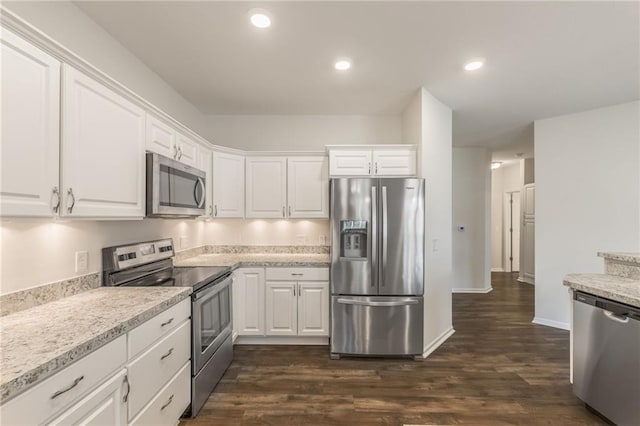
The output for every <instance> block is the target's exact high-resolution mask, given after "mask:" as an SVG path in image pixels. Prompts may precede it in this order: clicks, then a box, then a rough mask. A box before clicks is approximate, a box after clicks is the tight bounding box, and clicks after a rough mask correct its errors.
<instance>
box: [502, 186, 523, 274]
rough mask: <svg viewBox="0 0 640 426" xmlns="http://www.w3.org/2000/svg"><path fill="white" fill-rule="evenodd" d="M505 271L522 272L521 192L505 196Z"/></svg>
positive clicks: (508, 193) (507, 193)
mask: <svg viewBox="0 0 640 426" xmlns="http://www.w3.org/2000/svg"><path fill="white" fill-rule="evenodd" d="M504 197H505V198H504V204H503V205H504V216H503V217H504V221H503V224H504V230H503V233H502V235H504V245H503V247H504V271H505V272H518V271H520V191H512V192H506V193H505V194H504Z"/></svg>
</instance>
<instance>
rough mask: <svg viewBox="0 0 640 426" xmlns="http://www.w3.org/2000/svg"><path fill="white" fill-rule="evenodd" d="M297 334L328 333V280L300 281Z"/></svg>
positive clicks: (320, 334) (322, 334)
mask: <svg viewBox="0 0 640 426" xmlns="http://www.w3.org/2000/svg"><path fill="white" fill-rule="evenodd" d="M298 335H299V336H328V335H329V282H328V281H306V282H300V284H299V291H298Z"/></svg>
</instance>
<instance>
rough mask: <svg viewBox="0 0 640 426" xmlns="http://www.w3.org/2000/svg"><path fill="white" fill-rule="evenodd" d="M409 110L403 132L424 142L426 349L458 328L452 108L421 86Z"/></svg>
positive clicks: (421, 162)
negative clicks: (454, 323) (454, 288)
mask: <svg viewBox="0 0 640 426" xmlns="http://www.w3.org/2000/svg"><path fill="white" fill-rule="evenodd" d="M415 96H416V97H415V98H414V99H413V100H412V101H411V103H410V104H409V106H408V107H407V109H406V110H405V111H404V113H403V117H402V123H403V137H404V140H405V142H406V143H410V144H416V145H418V146H419V156H418V166H419V167H418V169H419V170H420V176H421V177H423V178H424V179H425V188H426V209H425V210H426V214H425V216H426V217H425V233H426V235H425V240H426V241H425V289H424V346H425V348H424V354H425V355H429V354H430V353H431V352H433V351H434V350H435V349H437V348H438V346H440V344H442V342H444V341H445V340H446V339H447V338H448V337H449V336H450V335H451V334H452V333H453V326H452V310H451V280H452V260H451V256H452V243H451V239H452V235H451V234H452V232H451V215H452V196H451V191H452V182H451V174H452V158H451V157H452V111H451V108H449V107H447V106H446V105H444V104H443V103H441V102H440V101H438V100H437V99H436V98H434V97H433V96H432V95H431V94H430V93H429V92H427V91H426V90H425V89H424V88H421V89H420V90H419V91H418V93H417V94H416V95H415Z"/></svg>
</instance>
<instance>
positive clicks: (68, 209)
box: [67, 188, 76, 214]
mask: <svg viewBox="0 0 640 426" xmlns="http://www.w3.org/2000/svg"><path fill="white" fill-rule="evenodd" d="M69 196H71V205H70V206H69V207H68V208H67V213H69V214H71V213H72V212H73V207H74V206H75V205H76V196H75V195H73V188H69V190H68V191H67V198H69Z"/></svg>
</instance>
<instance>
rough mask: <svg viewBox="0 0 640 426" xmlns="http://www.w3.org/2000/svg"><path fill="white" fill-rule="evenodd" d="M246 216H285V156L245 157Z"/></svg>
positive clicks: (262, 217) (264, 217)
mask: <svg viewBox="0 0 640 426" xmlns="http://www.w3.org/2000/svg"><path fill="white" fill-rule="evenodd" d="M246 167H247V180H246V184H247V200H246V209H247V211H246V217H250V218H260V219H267V218H285V217H287V216H286V208H285V206H286V204H287V201H286V198H287V159H286V158H285V157H247V159H246Z"/></svg>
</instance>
